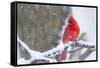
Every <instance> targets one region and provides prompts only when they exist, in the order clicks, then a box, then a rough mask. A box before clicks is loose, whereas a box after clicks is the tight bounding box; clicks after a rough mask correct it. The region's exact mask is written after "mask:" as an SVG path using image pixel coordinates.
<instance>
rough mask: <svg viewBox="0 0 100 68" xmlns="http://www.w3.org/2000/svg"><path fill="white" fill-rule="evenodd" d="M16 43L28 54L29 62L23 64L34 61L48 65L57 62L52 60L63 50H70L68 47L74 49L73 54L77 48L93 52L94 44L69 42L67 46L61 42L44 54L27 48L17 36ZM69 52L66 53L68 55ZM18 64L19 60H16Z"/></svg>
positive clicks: (25, 61)
mask: <svg viewBox="0 0 100 68" xmlns="http://www.w3.org/2000/svg"><path fill="white" fill-rule="evenodd" d="M17 41H18V43H19V44H20V45H21V46H22V47H23V48H24V49H25V50H26V51H27V52H28V53H29V55H30V56H31V58H30V59H29V60H24V62H23V64H31V63H34V62H35V61H36V60H44V61H47V62H48V63H53V62H57V60H56V59H55V58H54V57H55V56H56V55H58V54H60V53H62V52H63V50H64V49H65V48H67V49H68V48H70V47H76V48H75V49H74V50H72V51H73V52H74V51H75V50H77V49H79V48H88V49H89V50H91V51H92V50H95V44H94V43H91V42H84V41H70V42H68V43H67V44H63V43H62V42H61V43H60V44H58V45H57V47H55V48H53V49H51V50H48V51H46V52H43V53H41V52H39V51H35V50H32V49H30V48H29V47H28V45H27V44H25V43H24V42H23V41H22V40H21V39H20V38H19V36H17ZM70 52H71V51H68V53H70ZM18 61H19V62H20V60H18Z"/></svg>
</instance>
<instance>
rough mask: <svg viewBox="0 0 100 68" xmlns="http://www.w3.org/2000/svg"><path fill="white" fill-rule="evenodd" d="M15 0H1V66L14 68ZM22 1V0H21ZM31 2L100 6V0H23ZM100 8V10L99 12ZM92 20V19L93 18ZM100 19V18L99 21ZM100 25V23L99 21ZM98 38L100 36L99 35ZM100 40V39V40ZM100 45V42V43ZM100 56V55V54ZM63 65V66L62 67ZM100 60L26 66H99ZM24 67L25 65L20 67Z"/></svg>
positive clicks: (50, 67)
mask: <svg viewBox="0 0 100 68" xmlns="http://www.w3.org/2000/svg"><path fill="white" fill-rule="evenodd" d="M12 1H14V0H1V1H0V68H14V67H13V66H11V65H10V3H11V2H12ZM19 1H20V0H19ZM21 1H30V2H46V3H62V4H78V5H96V6H98V7H100V0H53V1H52V0H21ZM99 11H100V9H99V10H98V12H99ZM99 16H100V14H99V13H98V19H99V18H100V17H99ZM91 20H92V19H91ZM99 21H100V20H98V22H99ZM98 26H100V23H98ZM98 29H100V27H98ZM99 34H100V31H98V35H99ZM98 38H99V39H98V40H100V37H99V36H98ZM98 42H99V41H98ZM98 45H99V44H98ZM98 48H99V46H98ZM99 52H100V50H99ZM99 56H100V55H99ZM62 65H63V67H62ZM99 65H100V61H98V62H87V63H70V64H56V65H41V66H26V68H27V67H29V68H33V67H35V68H44V67H45V68H65V67H66V68H80V67H81V68H87V67H89V68H94V67H95V68H98V67H99ZM20 68H23V67H20Z"/></svg>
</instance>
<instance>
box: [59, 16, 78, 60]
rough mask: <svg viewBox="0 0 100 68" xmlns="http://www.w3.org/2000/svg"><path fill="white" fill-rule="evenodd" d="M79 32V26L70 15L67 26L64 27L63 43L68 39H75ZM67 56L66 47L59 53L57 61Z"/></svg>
mask: <svg viewBox="0 0 100 68" xmlns="http://www.w3.org/2000/svg"><path fill="white" fill-rule="evenodd" d="M79 33H80V28H79V26H78V23H77V21H76V20H75V19H74V18H73V16H70V18H69V20H68V26H67V27H65V31H64V35H63V44H65V43H68V42H69V41H74V40H76V39H77V37H78V36H79ZM66 58H67V49H64V51H63V52H62V53H61V54H60V55H59V61H62V60H65V59H66Z"/></svg>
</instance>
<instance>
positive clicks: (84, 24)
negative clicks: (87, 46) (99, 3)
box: [72, 7, 96, 60]
mask: <svg viewBox="0 0 100 68" xmlns="http://www.w3.org/2000/svg"><path fill="white" fill-rule="evenodd" d="M72 14H73V16H74V18H75V19H76V21H77V22H78V24H79V27H80V35H81V34H82V33H85V34H86V37H85V38H86V39H87V41H88V42H92V43H94V44H95V45H96V8H88V7H72ZM95 59H96V51H94V52H93V53H92V54H90V55H89V56H88V57H87V58H86V60H95Z"/></svg>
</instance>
